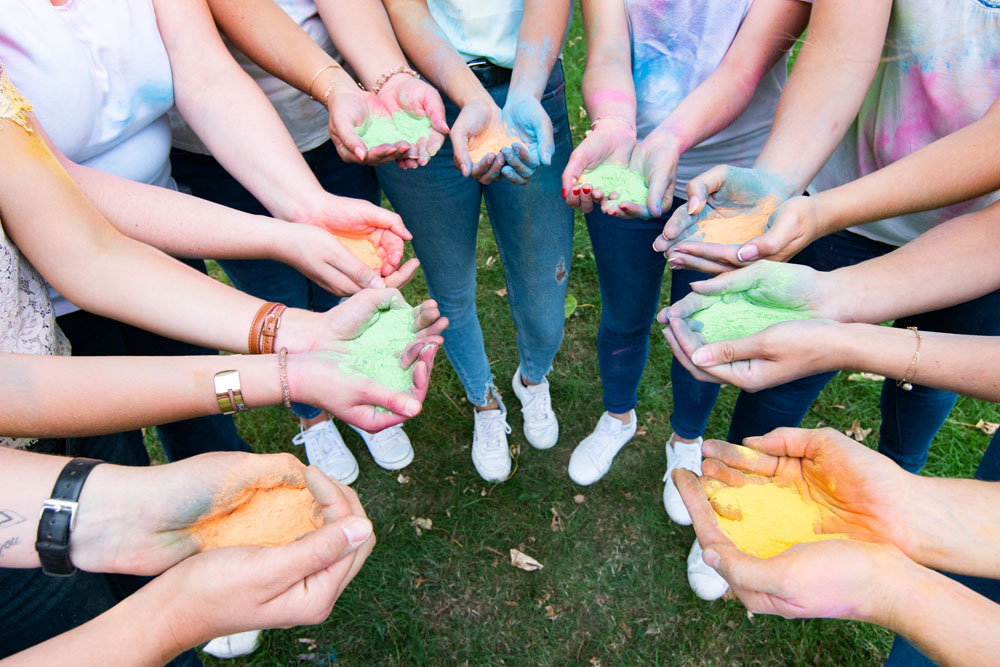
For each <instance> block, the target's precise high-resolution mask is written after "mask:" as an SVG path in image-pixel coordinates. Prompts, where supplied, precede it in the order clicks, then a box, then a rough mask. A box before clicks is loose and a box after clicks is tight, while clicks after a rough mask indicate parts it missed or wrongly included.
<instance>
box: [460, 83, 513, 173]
mask: <svg viewBox="0 0 1000 667" xmlns="http://www.w3.org/2000/svg"><path fill="white" fill-rule="evenodd" d="M504 133H505V128H504V124H503V119H502V118H501V113H500V107H498V106H497V105H496V104H494V102H493V100H492V99H491V98H489V97H483V98H480V99H476V100H473V101H471V102H469V103H468V104H466V105H465V106H464V107H462V110H461V111H460V112H459V113H458V118H456V119H455V122H454V123H452V126H451V133H450V134H449V136H450V137H451V145H452V148H453V150H454V156H453V160H454V162H455V168H456V169H458V170H459V171H460V172H462V176H470V177H472V178H474V179H476V180H478V181H479V182H480V183H482V184H483V185H489V184H490V183H492V182H493V181H495V180H496V179H497V178H499V177H500V170H501V169H503V167H504V164H505V162H504V157H503V153H502V152H489V153H486V154H485V155H483V156H481V157H480V158H479V160H477V161H475V162H473V160H472V156H471V155H470V154H469V149H470V145H471V146H473V147H474V146H475V145H476V143H477V142H478V141H482V140H483V139H484V138H485V137H487V136H492V135H503V134H504Z"/></svg>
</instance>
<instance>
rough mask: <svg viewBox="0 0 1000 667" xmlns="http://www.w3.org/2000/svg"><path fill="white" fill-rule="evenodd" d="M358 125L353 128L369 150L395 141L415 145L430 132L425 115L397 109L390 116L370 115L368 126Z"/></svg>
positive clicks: (429, 125)
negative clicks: (416, 114)
mask: <svg viewBox="0 0 1000 667" xmlns="http://www.w3.org/2000/svg"><path fill="white" fill-rule="evenodd" d="M362 128H363V126H358V127H356V128H354V129H355V130H357V132H358V136H360V137H361V141H363V142H365V147H366V148H368V149H369V150H370V149H372V148H374V147H376V146H381V145H382V144H394V143H396V142H397V141H405V142H407V143H409V144H413V145H414V146H416V145H417V142H419V141H420V140H421V139H425V138H427V137H429V136H430V134H431V119H430V118H427V117H426V116H413V115H411V114H408V113H407V112H405V111H397V112H396V113H394V114H392V115H391V116H384V115H381V114H375V115H372V116H371V117H370V118H369V121H368V127H367V128H364V131H362Z"/></svg>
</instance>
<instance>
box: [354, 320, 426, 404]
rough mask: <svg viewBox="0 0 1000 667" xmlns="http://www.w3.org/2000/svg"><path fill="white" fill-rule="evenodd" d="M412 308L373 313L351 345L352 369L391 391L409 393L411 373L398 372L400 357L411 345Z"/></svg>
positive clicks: (400, 369) (409, 371) (407, 370)
mask: <svg viewBox="0 0 1000 667" xmlns="http://www.w3.org/2000/svg"><path fill="white" fill-rule="evenodd" d="M415 337H416V334H415V333H414V331H413V309H412V308H386V309H385V310H379V311H376V313H375V314H374V315H373V316H372V319H371V320H370V322H369V325H368V328H366V329H365V330H364V331H363V332H362V333H361V335H360V336H358V337H357V338H355V339H354V340H352V341H350V343H349V346H350V350H351V362H352V363H353V365H354V368H355V369H356V370H357V371H358V372H359V373H361V375H364V376H366V377H370V378H372V379H373V380H375V381H377V382H378V383H379V384H383V385H385V386H386V387H389V388H390V389H395V390H396V391H407V392H408V391H410V389H411V388H412V385H413V379H412V373H411V370H410V369H408V368H400V366H399V357H400V354H401V353H402V352H403V350H404V349H406V347H407V346H408V345H409V344H410V343H412V342H413V339H414V338H415Z"/></svg>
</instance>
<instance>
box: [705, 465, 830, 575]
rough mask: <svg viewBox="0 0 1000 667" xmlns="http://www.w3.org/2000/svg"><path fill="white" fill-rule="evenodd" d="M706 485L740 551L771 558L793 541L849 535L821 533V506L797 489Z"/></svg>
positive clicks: (724, 529) (721, 523)
mask: <svg viewBox="0 0 1000 667" xmlns="http://www.w3.org/2000/svg"><path fill="white" fill-rule="evenodd" d="M704 486H705V492H706V493H707V494H708V500H709V502H710V503H711V504H712V507H713V509H715V513H716V516H717V517H718V520H719V528H721V529H722V532H723V533H725V534H726V537H728V538H729V539H730V540H732V542H733V544H735V545H736V546H737V548H739V549H740V551H743V552H745V553H748V554H751V555H753V556H757V557H759V558H770V557H771V556H776V555H777V554H780V553H781V552H782V551H784V550H785V549H787V548H788V547H790V546H792V545H793V544H801V543H803V542H818V541H820V540H829V539H837V538H846V537H847V536H846V535H844V534H843V533H817V532H816V530H817V529H818V528H819V527H820V526H821V522H822V511H821V508H820V506H819V505H817V504H816V503H814V502H812V501H811V500H806V499H805V498H803V497H802V496H801V495H800V494H799V493H798V492H797V491H796V490H795V489H792V488H787V487H782V486H778V485H777V484H774V483H766V484H755V483H748V484H745V485H743V486H739V487H734V486H726V485H724V484H721V483H716V484H711V483H706V484H705V485H704Z"/></svg>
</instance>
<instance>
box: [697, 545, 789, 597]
mask: <svg viewBox="0 0 1000 667" xmlns="http://www.w3.org/2000/svg"><path fill="white" fill-rule="evenodd" d="M702 558H704V560H705V563H706V564H707V565H708V566H709V567H711V568H712V569H713V570H715V571H716V572H718V573H719V574H720V575H721V576H722V578H723V579H725V580H726V581H728V582H729V585H730V586H732V587H733V588H734V589H736V588H739V589H743V590H749V591H760V592H764V593H770V592H771V591H772V590H773V589H774V587H775V586H774V584H775V583H776V582H775V576H776V575H777V576H780V573H778V572H772V568H771V567H769V563H768V561H766V560H764V559H763V558H757V557H755V556H750V555H747V554H745V553H743V552H742V551H740V550H739V549H737V548H736V547H734V546H730V545H728V544H712V545H710V546H707V547H705V548H704V551H703V553H702Z"/></svg>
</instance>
